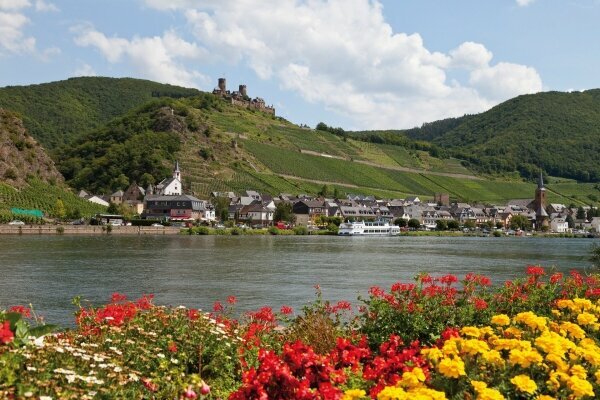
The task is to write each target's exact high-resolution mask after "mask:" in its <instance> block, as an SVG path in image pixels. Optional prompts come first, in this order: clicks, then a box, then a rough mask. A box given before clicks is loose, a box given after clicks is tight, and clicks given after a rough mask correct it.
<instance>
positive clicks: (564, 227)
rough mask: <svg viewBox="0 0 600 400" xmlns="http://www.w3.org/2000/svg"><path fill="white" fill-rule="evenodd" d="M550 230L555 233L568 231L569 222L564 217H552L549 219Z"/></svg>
mask: <svg viewBox="0 0 600 400" xmlns="http://www.w3.org/2000/svg"><path fill="white" fill-rule="evenodd" d="M550 230H551V231H552V232H556V233H565V232H569V223H568V222H567V220H566V219H565V218H554V219H553V220H552V221H550Z"/></svg>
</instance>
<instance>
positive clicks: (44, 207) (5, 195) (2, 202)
mask: <svg viewBox="0 0 600 400" xmlns="http://www.w3.org/2000/svg"><path fill="white" fill-rule="evenodd" d="M58 199H61V200H62V202H63V204H64V206H65V210H66V212H67V214H71V215H76V214H79V215H81V216H82V217H89V216H92V215H94V214H97V213H99V212H102V211H104V210H106V207H102V206H100V205H98V204H94V203H90V202H89V201H87V200H84V199H81V198H79V197H77V196H76V195H75V194H73V193H72V192H70V191H68V190H66V189H65V188H62V187H59V186H55V185H50V184H47V183H44V182H42V181H39V180H31V181H29V185H28V186H26V187H24V188H23V189H21V190H16V189H14V188H13V187H12V186H9V185H6V184H4V183H0V211H1V212H2V215H5V216H6V215H7V213H10V209H11V208H12V207H17V208H24V209H36V210H41V211H42V212H43V213H44V215H46V216H52V215H53V213H54V208H55V206H56V201H57V200H58ZM19 218H21V217H20V216H19ZM21 219H23V218H21Z"/></svg>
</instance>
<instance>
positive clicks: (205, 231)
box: [194, 226, 210, 235]
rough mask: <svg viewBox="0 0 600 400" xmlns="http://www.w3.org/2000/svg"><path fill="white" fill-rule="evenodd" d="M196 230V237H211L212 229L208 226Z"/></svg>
mask: <svg viewBox="0 0 600 400" xmlns="http://www.w3.org/2000/svg"><path fill="white" fill-rule="evenodd" d="M194 230H195V231H196V235H209V234H210V229H209V228H208V227H207V226H199V227H197V228H194Z"/></svg>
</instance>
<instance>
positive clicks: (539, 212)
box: [534, 171, 549, 230]
mask: <svg viewBox="0 0 600 400" xmlns="http://www.w3.org/2000/svg"><path fill="white" fill-rule="evenodd" d="M534 204H535V226H536V229H537V230H541V229H542V227H544V226H546V227H547V226H548V219H549V216H548V213H547V212H546V188H545V187H544V177H543V176H542V172H541V171H540V179H539V180H538V186H537V189H535V200H534Z"/></svg>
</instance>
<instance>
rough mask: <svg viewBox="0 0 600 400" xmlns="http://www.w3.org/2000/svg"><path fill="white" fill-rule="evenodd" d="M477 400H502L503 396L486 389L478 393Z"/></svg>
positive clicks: (494, 390)
mask: <svg viewBox="0 0 600 400" xmlns="http://www.w3.org/2000/svg"><path fill="white" fill-rule="evenodd" d="M477 400H504V396H503V395H502V393H500V392H499V391H497V390H496V389H490V388H486V389H483V390H482V391H481V392H479V393H478V396H477Z"/></svg>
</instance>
